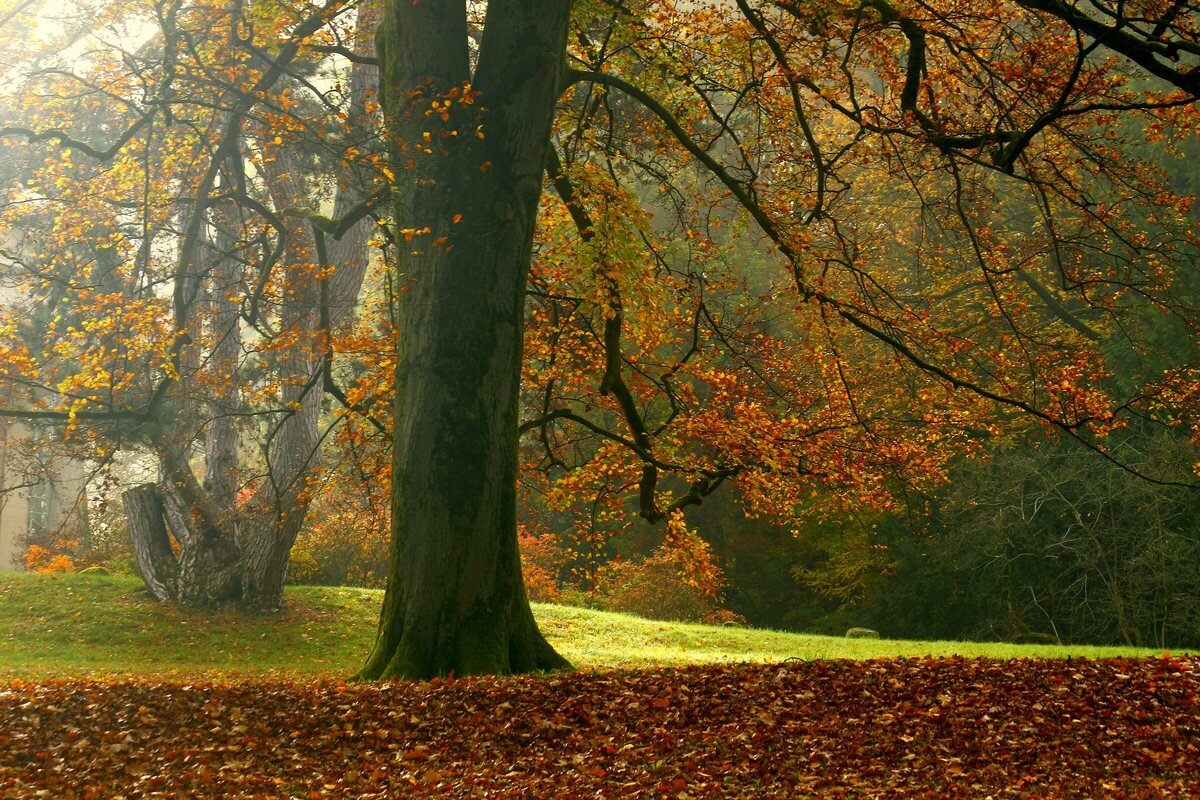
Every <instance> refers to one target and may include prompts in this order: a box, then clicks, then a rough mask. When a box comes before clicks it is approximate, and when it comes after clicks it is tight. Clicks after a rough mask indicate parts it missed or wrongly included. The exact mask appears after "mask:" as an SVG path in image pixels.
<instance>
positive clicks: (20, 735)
mask: <svg viewBox="0 0 1200 800" xmlns="http://www.w3.org/2000/svg"><path fill="white" fill-rule="evenodd" d="M1198 748H1200V659H1197V658H1194V657H1170V656H1164V657H1159V658H1143V659H1109V660H1088V659H1070V660H1066V659H1017V660H994V659H966V658H957V657H955V658H919V659H880V660H871V661H857V662H856V661H849V660H828V661H825V660H819V661H806V662H800V661H797V662H787V663H776V664H752V665H730V664H722V665H700V666H690V667H682V668H658V669H653V670H617V671H605V672H599V671H594V672H577V673H573V674H558V675H550V676H542V677H530V678H506V679H470V680H443V681H432V682H419V683H390V684H350V685H346V684H343V683H340V682H337V681H330V680H320V681H312V682H286V681H271V680H254V681H246V682H243V683H240V684H228V683H220V684H214V683H203V682H197V683H180V682H154V681H144V680H125V679H119V680H109V681H104V680H82V681H81V680H67V681H54V680H45V681H25V680H22V679H19V678H12V679H7V680H5V681H3V682H0V798H34V797H49V798H61V799H62V800H71V799H72V798H104V800H113V799H114V798H151V797H189V798H209V797H212V798H220V797H230V798H235V797H236V798H250V797H264V798H323V797H330V798H393V797H437V798H450V797H500V798H513V797H523V798H624V797H646V798H674V799H675V800H684V799H685V798H713V797H743V798H839V797H845V798H849V797H863V798H865V797H938V798H943V797H971V798H986V797H990V798H1001V797H1037V798H1049V797H1077V798H1099V797H1113V798H1136V797H1145V798H1161V797H1176V798H1195V797H1200V750H1198Z"/></svg>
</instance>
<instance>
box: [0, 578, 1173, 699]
mask: <svg viewBox="0 0 1200 800" xmlns="http://www.w3.org/2000/svg"><path fill="white" fill-rule="evenodd" d="M381 599H382V593H381V592H378V591H371V590H365V589H351V588H325V587H314V586H296V587H290V588H289V589H288V592H287V605H286V608H285V609H284V610H283V611H282V612H280V613H278V614H273V615H267V616H262V617H243V616H239V615H236V614H217V615H206V614H202V613H198V612H191V611H184V610H181V609H178V608H175V607H173V606H170V605H165V604H159V603H155V602H154V601H152V600H150V599H149V598H147V597H146V596H145V594H144V593H143V591H142V584H141V581H139V580H137V579H135V578H129V577H118V576H108V575H28V574H12V573H8V574H0V676H7V677H28V678H39V679H45V678H55V677H73V676H99V675H114V674H129V675H139V676H143V677H156V678H187V679H192V678H198V677H202V678H208V679H212V680H230V679H234V680H236V679H239V678H243V677H254V676H267V675H273V676H277V677H288V678H306V677H344V676H347V675H349V674H351V673H352V672H353V671H354V670H355V669H356V668H357V667H358V666H359V665H360V664H361V663H362V662H363V659H364V658H365V657H366V655H367V652H368V650H369V649H370V646H371V642H372V640H373V638H374V634H375V626H376V622H377V619H378V614H379V604H380V601H381ZM534 612H535V614H536V616H537V618H538V621H539V623H540V625H541V627H542V630H543V632H544V633H545V634H546V636H547V638H549V639H550V641H551V643H552V644H554V646H555V647H557V648H558V649H559V651H560V652H562V653H563V655H565V656H566V657H567V658H568V659H570V660H571V662H572V663H574V664H575V665H576V666H577V667H579V668H581V669H609V668H630V667H653V666H662V665H681V664H696V663H709V662H738V661H782V660H784V659H787V658H799V659H817V658H851V659H864V658H881V657H893V656H916V655H963V656H986V657H991V658H1020V657H1064V656H1067V655H1072V656H1087V657H1091V658H1102V657H1109V656H1118V655H1124V656H1149V655H1157V654H1159V653H1158V651H1154V650H1138V649H1136V648H1128V647H1083V646H1070V647H1055V646H1051V645H1016V644H992V643H973V642H923V641H893V640H886V639H883V640H875V639H844V638H840V637H829V636H809V635H804V634H795V633H781V632H778V631H767V630H756V629H751V628H734V627H712V626H706V625H689V624H682V623H668V622H658V621H654V620H646V619H641V618H639V617H632V616H627V615H624V614H610V613H605V612H601V611H593V610H590V609H583V608H572V607H568V606H549V605H539V606H535V608H534Z"/></svg>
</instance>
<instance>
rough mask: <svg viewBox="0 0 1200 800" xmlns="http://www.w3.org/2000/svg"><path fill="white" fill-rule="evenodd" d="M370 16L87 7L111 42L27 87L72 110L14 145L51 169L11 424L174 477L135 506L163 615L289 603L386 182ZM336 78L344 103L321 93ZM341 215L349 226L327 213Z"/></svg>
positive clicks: (34, 127)
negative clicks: (329, 396) (344, 345)
mask: <svg viewBox="0 0 1200 800" xmlns="http://www.w3.org/2000/svg"><path fill="white" fill-rule="evenodd" d="M352 8H353V7H352V6H349V5H348V4H344V3H337V2H331V3H328V4H325V5H323V6H320V7H311V8H305V9H299V10H296V9H290V8H288V7H287V6H286V5H278V6H276V5H272V4H259V5H258V6H257V8H252V9H245V8H243V7H242V5H241V4H239V3H220V2H218V3H211V4H209V3H195V4H192V3H162V4H158V3H153V4H150V5H149V6H147V7H146V8H137V7H127V6H122V7H114V8H107V7H105V6H103V4H101V5H100V6H99V7H98V8H94V9H89V8H83V9H81V10H82V11H85V12H87V11H91V12H94V16H92V17H88V19H90V20H91V21H92V22H91V24H93V25H95V26H96V27H95V29H93V30H92V31H91V32H90V33H89V32H86V31H85V34H83V35H90V36H94V37H96V38H97V39H98V40H99V41H98V44H107V47H96V48H95V49H94V54H93V55H92V56H90V57H89V58H87V59H84V60H82V61H81V62H80V63H79V64H78V65H77V66H75V67H74V68H68V67H66V66H65V65H64V66H56V67H54V68H49V69H46V68H43V69H34V68H33V67H31V71H30V73H29V74H28V83H27V85H26V86H25V89H26V91H28V92H30V93H33V92H35V91H44V92H46V93H47V94H48V95H49V98H50V99H48V100H46V101H44V102H43V103H41V104H40V105H37V106H36V107H34V108H33V109H32V110H31V111H30V112H29V115H28V119H27V120H26V121H27V122H28V125H26V126H12V127H9V128H6V129H5V134H6V135H7V136H9V137H12V138H14V139H23V140H25V141H26V142H27V143H28V144H27V150H28V151H29V152H31V156H32V157H33V158H35V159H36V158H37V156H38V155H42V156H44V159H45V161H44V163H43V164H41V165H39V166H38V167H36V168H35V169H34V170H33V171H32V173H31V174H30V175H29V176H27V177H26V179H25V180H23V181H22V182H20V183H18V184H17V185H15V186H14V187H13V195H12V198H11V199H12V202H10V203H9V204H8V205H7V206H6V209H5V214H6V220H5V221H6V222H7V224H8V225H9V227H10V229H12V230H18V231H24V232H25V233H26V234H27V235H26V238H25V242H24V243H23V246H22V247H21V248H20V249H19V250H18V251H16V252H15V253H14V257H15V259H14V260H15V265H14V266H15V269H16V271H17V272H19V273H23V275H22V276H21V277H22V280H23V281H24V285H25V287H26V288H27V290H28V292H29V295H30V297H32V298H34V305H33V309H34V313H33V316H34V319H35V321H36V322H37V323H39V324H36V325H34V326H30V327H27V328H26V329H25V330H24V331H23V334H24V338H25V339H26V340H27V342H28V344H27V345H26V346H27V347H28V348H31V349H32V351H33V352H34V353H35V354H36V355H35V357H32V358H30V359H28V361H29V364H28V367H29V368H28V369H26V370H25V371H24V372H23V373H21V374H10V376H9V377H10V379H11V380H13V381H14V383H16V384H17V385H19V386H21V387H22V388H23V390H24V391H25V392H26V393H27V395H28V396H27V398H26V403H25V404H24V407H23V408H10V409H8V410H7V411H6V413H7V414H9V415H12V416H18V417H22V416H23V417H32V418H43V419H50V420H58V421H60V422H62V423H65V427H66V434H67V436H68V437H74V438H75V439H76V440H78V441H80V442H91V443H92V444H93V450H92V453H93V455H94V456H95V457H97V458H98V459H100V460H104V459H108V458H111V457H112V456H113V455H114V454H115V453H116V452H117V451H118V450H121V449H125V450H135V451H137V450H140V451H141V452H143V453H145V454H147V455H148V456H150V457H151V458H153V459H154V460H155V461H156V462H157V464H158V470H159V472H160V475H161V480H160V481H156V482H153V483H145V484H142V485H140V486H137V487H134V488H132V489H130V490H128V491H127V492H126V493H125V495H124V499H125V507H126V511H127V514H128V517H129V521H130V530H131V533H132V536H133V540H134V547H135V551H136V552H137V555H138V561H139V565H140V567H141V570H142V573H143V576H144V577H145V578H146V581H147V585H148V587H149V589H150V592H151V594H153V595H154V596H155V597H157V598H159V599H171V600H175V601H178V602H180V603H183V604H186V605H192V606H204V607H210V606H214V605H220V604H226V603H231V602H232V603H236V604H238V605H240V606H242V607H244V608H246V609H249V610H268V609H273V608H276V607H278V605H279V603H280V601H281V598H282V590H283V582H284V578H285V576H286V573H287V564H288V554H289V551H290V549H291V546H292V544H293V542H294V541H295V537H296V535H297V532H298V530H299V529H300V526H301V525H302V523H303V520H304V518H305V514H306V511H307V508H308V505H309V502H310V500H311V497H312V490H313V486H312V483H313V480H314V478H315V476H316V473H317V466H318V464H319V446H320V443H321V440H322V438H323V437H324V435H325V434H324V432H323V430H322V429H323V423H322V421H321V412H322V401H323V397H324V395H325V391H326V389H329V390H330V391H331V392H333V393H334V394H335V395H337V394H339V392H338V388H337V386H336V385H335V384H334V383H333V380H332V375H333V367H332V360H333V357H334V352H335V350H336V346H337V336H338V335H339V333H340V332H341V330H342V329H343V328H344V327H345V325H346V323H347V320H348V319H349V316H350V314H351V313H352V311H353V310H354V307H355V303H356V298H357V296H358V292H359V287H360V286H361V285H362V282H363V277H364V274H365V272H366V268H367V261H368V257H369V250H368V245H367V240H368V239H369V237H370V235H371V233H372V229H373V222H372V220H371V219H369V216H368V215H369V211H370V205H371V198H372V195H373V194H374V193H375V191H376V190H375V187H374V186H373V182H374V180H375V179H376V178H378V177H379V176H380V175H381V173H379V172H378V170H377V169H375V158H374V156H375V153H374V152H373V151H375V152H377V148H375V147H374V146H373V140H374V137H375V124H374V122H373V120H374V119H375V117H376V116H377V114H376V113H375V111H374V107H375V106H376V105H377V104H376V101H375V99H374V94H375V83H376V81H377V75H376V70H375V68H374V65H373V59H372V58H371V55H370V45H371V42H372V34H373V32H374V26H375V21H374V15H375V14H377V11H378V4H377V3H374V2H370V1H368V2H363V3H362V4H361V6H360V7H359V8H358V10H357V11H358V13H357V15H355V16H354V17H351V20H350V21H347V20H345V19H343V17H345V16H348V15H346V11H347V10H348V9H352ZM147 12H149V14H148V18H147ZM106 18H108V19H111V20H115V21H116V22H114V23H112V24H114V25H119V24H140V25H141V26H142V30H144V29H145V27H146V26H147V24H152V25H153V29H154V31H155V32H154V34H153V35H152V36H151V37H150V38H149V40H148V41H146V42H144V43H143V44H142V45H141V46H140V48H139V49H138V50H137V51H135V52H121V50H120V48H121V47H122V46H123V45H125V44H126V39H127V37H128V34H125V37H126V38H119V36H120V35H119V34H115V35H116V36H118V38H117V39H116V41H115V42H114V41H108V42H106V41H105V29H104V26H103V20H105V19H106ZM264 22H265V23H267V24H262V23H264ZM67 34H68V37H70V36H72V35H74V32H71V31H68V32H67ZM343 40H348V44H346V45H343V44H342V41H343ZM330 54H335V55H338V56H339V57H340V58H341V59H342V60H341V62H340V67H339V66H338V65H335V64H331V63H330V62H329V57H330ZM35 66H36V65H35ZM339 69H340V73H341V74H340V75H339V74H337V73H338V70H339ZM322 71H325V72H327V73H329V74H328V75H322V74H320V73H321V72H322ZM64 75H65V76H66V79H65V80H64ZM51 76H53V79H54V81H57V84H58V85H55V84H54V83H48V79H49V78H50V77H51ZM326 80H340V81H344V82H345V89H344V90H343V89H341V88H338V89H334V90H322V89H319V88H317V87H316V86H315V85H314V81H316V82H317V83H320V82H323V81H326ZM97 98H103V99H97ZM105 114H107V115H108V116H103V115H105ZM56 122H57V123H59V124H61V125H62V127H61V128H54V127H51V128H49V129H48V130H39V129H38V126H42V127H45V126H47V125H53V124H55V123H56ZM116 128H120V129H121V130H120V132H119V133H117V135H116V139H115V142H114V143H113V144H111V145H108V146H104V145H99V146H93V145H92V144H90V142H95V141H97V140H100V141H104V140H108V139H110V138H111V137H112V136H113V134H114V129H116ZM67 130H71V133H68V132H67ZM43 142H48V143H49V144H42V143H43ZM80 153H82V154H83V156H84V157H85V158H83V159H81V158H80V156H79V154H80ZM331 163H332V165H333V166H332V167H331V166H330V164H331ZM329 176H332V178H330V177H329ZM323 180H324V181H325V182H326V185H325V186H322V181H323ZM329 183H332V186H330V185H328V184H329ZM322 200H325V201H326V202H327V203H328V205H327V207H326V208H327V210H331V211H332V213H333V215H334V216H335V217H336V218H337V220H338V221H337V222H336V223H334V222H332V221H330V220H329V219H328V218H326V217H323V216H321V215H320V214H319V213H317V212H316V211H314V210H313V209H312V208H310V206H311V205H320V203H321V201H322ZM164 287H165V288H164ZM23 310H25V309H23ZM252 442H253V443H256V444H257V445H258V447H259V448H260V458H259V459H255V458H253V457H251V458H246V455H245V451H246V450H247V449H248V445H249V444H250V443H252Z"/></svg>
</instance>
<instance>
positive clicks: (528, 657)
mask: <svg viewBox="0 0 1200 800" xmlns="http://www.w3.org/2000/svg"><path fill="white" fill-rule="evenodd" d="M466 5H467V4H466V3H465V2H464V0H423V1H422V2H420V3H412V2H411V0H392V1H391V2H389V3H387V6H386V11H385V16H384V20H383V24H382V26H381V28H380V33H379V37H378V39H377V42H378V48H379V51H380V54H381V58H382V80H381V85H382V86H383V87H384V113H385V117H386V120H387V128H388V137H389V147H390V150H391V156H392V164H393V171H394V173H395V176H396V187H395V188H396V194H395V196H396V226H397V231H398V235H397V241H398V242H399V245H398V250H399V253H398V272H399V275H398V285H399V286H401V287H403V292H402V295H401V298H400V300H399V302H398V306H399V308H398V315H399V322H400V336H399V352H398V358H397V367H396V370H397V374H396V414H395V419H396V430H395V451H394V462H393V486H392V492H393V496H392V505H393V510H392V567H391V572H390V575H389V581H388V590H387V595H386V597H385V600H384V606H383V611H382V615H381V618H380V625H379V635H378V639H377V641H376V644H375V648H374V650H373V652H372V654H371V656H370V658H369V659H368V661H367V664H366V666H365V667H364V668H363V670H362V672H361V673H360V676H361V677H363V678H367V679H378V678H387V677H404V678H429V677H433V676H439V675H448V674H456V675H460V676H461V675H471V674H509V673H518V672H530V671H538V670H547V669H558V668H564V667H566V666H568V665H567V662H566V661H565V660H564V659H563V658H562V657H561V656H559V655H558V654H557V653H556V652H555V651H554V650H553V648H551V647H550V645H549V644H548V643H547V642H546V640H545V639H544V638H543V637H542V635H541V633H540V632H539V631H538V629H537V625H536V623H535V622H534V619H533V615H532V613H531V611H530V607H529V602H528V599H527V597H526V594H525V587H524V583H523V581H522V578H521V565H520V555H519V552H518V549H517V535H516V478H517V440H518V432H517V425H518V410H519V409H518V389H519V381H520V371H521V355H522V342H523V334H522V326H523V317H524V304H525V284H526V277H527V274H528V270H529V260H530V253H531V249H532V242H533V230H534V223H535V219H536V214H537V208H538V199H539V196H540V194H541V187H542V174H543V168H544V165H545V160H546V155H547V149H548V147H549V134H550V123H551V117H552V114H553V111H554V106H555V101H556V98H557V96H558V93H559V83H560V80H561V78H562V73H563V57H564V51H565V47H566V34H567V25H568V18H569V14H570V2H569V0H492V2H491V3H489V4H488V11H487V19H486V22H485V27H484V32H483V37H482V40H481V44H480V50H479V54H478V61H477V67H476V68H475V70H474V73H473V74H472V71H471V54H470V52H469V49H468V41H469V39H468V28H467V9H466Z"/></svg>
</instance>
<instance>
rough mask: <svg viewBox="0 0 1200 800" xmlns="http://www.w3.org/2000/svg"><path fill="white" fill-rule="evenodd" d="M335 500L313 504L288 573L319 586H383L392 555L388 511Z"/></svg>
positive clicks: (298, 579)
mask: <svg viewBox="0 0 1200 800" xmlns="http://www.w3.org/2000/svg"><path fill="white" fill-rule="evenodd" d="M336 500H337V499H336V498H327V497H323V498H320V499H318V500H316V501H315V502H314V503H313V508H312V511H311V512H310V513H309V519H308V524H306V525H305V526H304V528H303V530H301V531H300V534H299V536H297V537H296V544H295V546H294V547H292V553H291V561H290V563H289V566H288V574H289V577H290V578H291V579H292V580H294V581H295V582H297V583H306V584H315V585H320V586H362V587H371V588H378V587H382V586H383V585H384V584H385V583H386V581H387V574H388V563H389V558H390V547H389V534H388V523H387V519H386V516H385V515H383V514H373V513H370V511H369V510H368V509H363V508H355V507H354V505H353V504H339V503H337V501H336ZM339 506H341V507H339Z"/></svg>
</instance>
